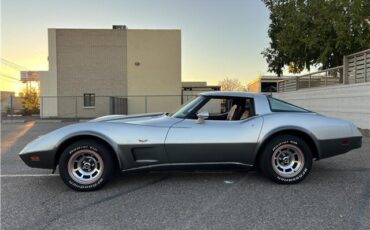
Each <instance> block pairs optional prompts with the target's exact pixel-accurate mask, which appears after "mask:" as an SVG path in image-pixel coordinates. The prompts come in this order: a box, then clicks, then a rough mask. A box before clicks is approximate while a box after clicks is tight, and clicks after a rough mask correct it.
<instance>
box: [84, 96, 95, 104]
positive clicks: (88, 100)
mask: <svg viewBox="0 0 370 230" xmlns="http://www.w3.org/2000/svg"><path fill="white" fill-rule="evenodd" d="M84 107H95V94H94V93H85V94H84Z"/></svg>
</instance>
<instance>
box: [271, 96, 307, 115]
mask: <svg viewBox="0 0 370 230" xmlns="http://www.w3.org/2000/svg"><path fill="white" fill-rule="evenodd" d="M268 100H269V103H270V107H271V111H272V112H309V111H308V110H306V109H303V108H301V107H298V106H295V105H292V104H289V103H288V102H285V101H281V100H279V99H276V98H272V97H268Z"/></svg>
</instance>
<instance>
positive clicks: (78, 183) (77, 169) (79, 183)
mask: <svg viewBox="0 0 370 230" xmlns="http://www.w3.org/2000/svg"><path fill="white" fill-rule="evenodd" d="M113 166H114V164H113V159H112V157H111V154H110V153H109V151H108V149H107V148H106V147H105V145H103V144H101V143H98V142H94V141H92V140H80V141H77V142H75V143H73V144H72V145H70V146H68V147H67V148H66V149H65V150H64V151H63V153H62V155H61V157H60V159H59V173H60V176H61V178H62V180H63V181H64V183H65V184H66V185H68V186H69V187H71V188H72V189H74V190H77V191H93V190H98V189H99V188H101V187H103V186H104V185H105V183H107V182H108V181H109V180H110V179H111V177H112V175H113V171H114V167H113Z"/></svg>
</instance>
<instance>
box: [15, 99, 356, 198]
mask: <svg viewBox="0 0 370 230" xmlns="http://www.w3.org/2000/svg"><path fill="white" fill-rule="evenodd" d="M361 142H362V136H361V133H360V132H359V131H358V129H357V128H356V127H355V126H354V125H353V124H352V123H351V122H348V121H344V120H340V119H336V118H330V117H326V116H323V115H320V114H317V113H314V112H311V111H308V110H305V109H303V108H300V107H297V106H295V105H292V104H289V103H287V102H284V101H281V100H278V99H275V98H272V97H270V96H266V95H263V94H250V93H240V92H207V93H202V94H200V95H199V96H198V97H197V98H195V99H194V100H192V101H191V102H189V103H188V104H186V105H185V106H183V107H182V108H181V109H180V110H179V111H177V112H176V113H174V114H164V113H156V114H142V115H131V116H125V115H111V116H104V117H100V118H97V119H94V120H91V121H89V122H85V123H79V124H73V125H69V126H66V127H63V128H60V129H57V130H55V131H53V132H51V133H49V134H47V135H44V136H41V137H39V138H38V139H36V140H34V141H32V142H31V143H29V144H28V145H27V146H26V147H25V148H24V149H23V150H22V151H21V152H20V153H19V155H20V157H21V158H22V160H23V161H24V162H25V163H26V164H27V165H29V166H30V167H36V168H46V169H53V170H55V169H56V167H57V165H59V172H60V176H61V178H62V179H63V181H64V182H65V183H66V184H67V185H68V186H69V187H71V188H73V189H75V190H79V191H89V190H96V189H99V188H101V187H103V185H104V184H106V182H108V181H109V179H110V178H111V177H112V176H113V173H114V170H115V169H120V170H121V171H123V172H127V171H134V170H154V169H163V168H166V169H169V168H170V169H174V168H175V169H179V168H183V167H184V166H187V167H188V168H189V167H190V169H194V168H197V169H199V168H202V166H208V167H209V166H240V167H244V168H247V169H249V168H252V167H254V166H255V167H256V168H258V169H260V171H261V172H262V173H263V174H265V175H266V176H267V177H269V178H270V179H272V180H273V181H275V182H277V183H281V184H294V183H297V182H300V181H302V180H303V179H304V178H305V177H306V176H307V175H308V174H309V172H310V171H311V166H312V160H313V159H316V160H320V159H323V158H327V157H331V156H334V155H338V154H342V153H345V152H348V151H350V150H352V149H355V148H360V147H361Z"/></svg>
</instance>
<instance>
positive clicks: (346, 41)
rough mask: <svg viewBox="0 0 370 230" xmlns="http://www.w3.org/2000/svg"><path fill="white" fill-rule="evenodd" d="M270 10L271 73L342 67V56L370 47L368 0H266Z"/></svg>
mask: <svg viewBox="0 0 370 230" xmlns="http://www.w3.org/2000/svg"><path fill="white" fill-rule="evenodd" d="M263 2H264V3H265V5H266V7H267V8H268V9H269V10H270V19H271V23H270V26H269V31H268V35H269V37H270V46H269V47H268V48H266V49H265V50H264V51H263V52H262V54H263V56H264V57H265V59H266V61H267V63H268V71H269V72H274V73H276V74H278V75H279V76H280V75H281V74H282V71H283V68H284V66H288V70H289V72H290V73H300V72H301V71H302V70H303V69H304V68H306V69H307V70H310V67H311V66H313V65H314V66H318V65H319V66H321V68H323V69H326V68H331V67H334V66H339V65H342V64H343V63H342V62H343V56H345V55H348V54H351V53H354V52H358V51H361V50H364V49H368V48H370V22H369V21H370V1H369V0H325V1H323V0H263Z"/></svg>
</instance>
